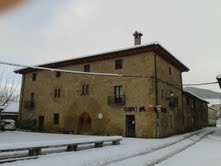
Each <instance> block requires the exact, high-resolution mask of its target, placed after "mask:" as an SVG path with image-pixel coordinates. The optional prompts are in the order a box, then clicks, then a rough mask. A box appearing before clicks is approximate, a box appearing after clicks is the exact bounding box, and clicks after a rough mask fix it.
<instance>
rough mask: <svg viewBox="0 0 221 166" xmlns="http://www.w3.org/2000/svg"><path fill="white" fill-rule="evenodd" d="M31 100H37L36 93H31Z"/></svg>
mask: <svg viewBox="0 0 221 166" xmlns="http://www.w3.org/2000/svg"><path fill="white" fill-rule="evenodd" d="M31 102H33V103H34V102H35V93H31Z"/></svg>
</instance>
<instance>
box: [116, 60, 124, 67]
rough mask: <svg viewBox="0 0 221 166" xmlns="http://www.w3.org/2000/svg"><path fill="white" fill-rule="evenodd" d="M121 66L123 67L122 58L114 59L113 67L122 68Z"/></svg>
mask: <svg viewBox="0 0 221 166" xmlns="http://www.w3.org/2000/svg"><path fill="white" fill-rule="evenodd" d="M122 68H123V60H122V59H118V60H115V69H122Z"/></svg>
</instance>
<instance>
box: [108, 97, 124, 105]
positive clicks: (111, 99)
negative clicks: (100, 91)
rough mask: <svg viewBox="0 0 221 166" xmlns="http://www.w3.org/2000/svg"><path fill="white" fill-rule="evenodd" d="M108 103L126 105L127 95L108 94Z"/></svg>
mask: <svg viewBox="0 0 221 166" xmlns="http://www.w3.org/2000/svg"><path fill="white" fill-rule="evenodd" d="M107 99H108V104H109V105H125V103H126V100H125V99H126V97H125V95H121V96H108V98H107Z"/></svg>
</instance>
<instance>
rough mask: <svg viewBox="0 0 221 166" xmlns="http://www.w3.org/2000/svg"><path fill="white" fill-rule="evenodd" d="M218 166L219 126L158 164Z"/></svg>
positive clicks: (220, 160) (220, 145)
mask: <svg viewBox="0 0 221 166" xmlns="http://www.w3.org/2000/svg"><path fill="white" fill-rule="evenodd" d="M177 165H179V166H184V165H185V166H186V165H188V166H196V165H197V166H220V165H221V128H220V127H219V128H216V130H215V132H213V133H211V134H209V135H207V136H206V137H204V138H203V139H202V140H200V141H199V142H197V143H196V144H194V145H193V146H191V147H189V148H187V149H186V150H184V151H182V152H180V153H178V154H176V155H174V156H173V157H171V158H169V159H167V160H164V161H163V162H161V163H159V164H158V166H177Z"/></svg>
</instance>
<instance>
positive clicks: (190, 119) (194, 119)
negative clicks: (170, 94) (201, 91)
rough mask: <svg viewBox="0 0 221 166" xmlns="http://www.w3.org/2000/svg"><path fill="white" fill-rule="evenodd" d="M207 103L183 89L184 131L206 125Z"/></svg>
mask: <svg viewBox="0 0 221 166" xmlns="http://www.w3.org/2000/svg"><path fill="white" fill-rule="evenodd" d="M208 103H209V102H207V101H206V100H204V99H202V98H200V97H199V96H197V95H195V94H193V93H191V92H187V91H183V110H184V129H185V130H186V131H193V130H198V129H201V128H203V127H206V126H208Z"/></svg>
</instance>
